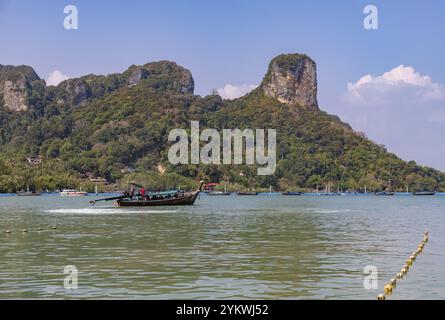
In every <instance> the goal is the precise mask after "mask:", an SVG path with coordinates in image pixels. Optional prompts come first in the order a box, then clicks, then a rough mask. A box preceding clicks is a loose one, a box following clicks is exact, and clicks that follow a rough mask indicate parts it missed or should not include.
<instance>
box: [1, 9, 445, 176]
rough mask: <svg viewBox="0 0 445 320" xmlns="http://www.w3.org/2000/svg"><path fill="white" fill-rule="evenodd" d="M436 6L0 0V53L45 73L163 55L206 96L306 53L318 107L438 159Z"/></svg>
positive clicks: (101, 69) (443, 101)
mask: <svg viewBox="0 0 445 320" xmlns="http://www.w3.org/2000/svg"><path fill="white" fill-rule="evenodd" d="M68 4H74V5H76V6H77V8H78V10H79V29H78V30H69V31H68V30H65V29H64V28H63V19H64V17H65V15H64V13H63V8H64V6H65V5H68ZM367 4H373V5H375V6H376V7H377V8H378V13H379V29H378V30H366V29H364V28H363V25H362V23H363V19H364V17H365V15H364V14H363V9H364V7H365V6H366V5H367ZM444 15H445V1H440V0H437V1H433V0H429V1H410V0H403V1H402V0H400V1H397V0H384V1H374V0H368V1H360V0H351V1H335V2H334V1H297V0H292V1H291V0H289V1H284V0H281V1H280V0H278V1H260V0H257V1H253V0H252V1H235V0H233V1H209V0H207V1H204V0H202V1H198V0H188V1H179V0H177V1H173V0H171V1H168V0H164V1H130V0H129V1H117V0H114V1H113V0H111V1H110V0H107V1H105V0H102V1H99V0H96V1H92V0H89V1H86V0H85V1H74V0H70V1H63V0H41V1H38V2H37V1H33V2H31V1H21V0H10V1H8V0H6V1H5V0H0V41H1V42H0V43H1V45H0V64H14V65H17V64H27V65H31V66H33V67H34V69H35V70H36V71H37V73H38V74H39V75H40V76H41V77H42V78H47V77H48V75H49V74H50V73H51V72H53V71H55V70H58V71H60V72H61V73H62V74H64V75H67V76H69V77H76V76H80V75H84V74H87V73H96V74H106V73H112V72H122V71H123V70H125V69H126V68H127V67H128V66H129V65H131V64H143V63H146V62H150V61H155V60H161V59H168V60H174V61H176V62H177V63H178V64H180V65H182V66H184V67H186V68H188V69H190V70H191V71H192V73H193V76H194V79H195V82H196V90H195V91H196V93H197V94H200V95H206V94H208V93H209V92H210V91H211V90H212V89H214V88H224V86H226V85H228V84H230V85H232V86H233V87H235V88H241V89H240V90H241V91H242V90H243V89H244V88H248V87H251V86H252V85H257V84H259V83H260V81H261V79H262V77H263V75H264V73H265V71H266V69H267V64H268V62H269V61H270V59H271V58H273V57H274V56H276V55H277V54H280V53H288V52H300V53H307V54H309V55H310V56H311V57H312V58H313V59H314V60H315V61H316V62H317V67H318V82H319V103H320V107H321V108H322V109H323V110H326V111H328V112H330V113H334V114H337V115H339V116H340V117H341V118H342V119H344V120H345V121H348V122H349V123H350V124H351V125H352V126H353V127H354V128H355V129H357V130H363V131H365V133H366V134H367V135H368V136H369V137H370V138H371V139H373V140H375V141H377V142H379V143H381V144H385V145H386V146H387V147H388V149H389V150H390V151H392V152H395V153H396V154H398V155H399V156H401V157H402V158H403V159H405V160H410V159H414V160H416V161H417V162H419V163H421V164H426V165H430V166H434V167H436V168H440V169H442V170H445V160H443V159H442V158H443V155H445V144H444V143H443V139H444V138H445V134H444V132H445V130H444V129H445V98H444V97H443V96H442V93H443V92H445V91H442V90H444V89H443V86H444V84H445V63H444V62H443V61H444V57H445V45H444V41H443V39H445V27H444V23H443V16H444ZM401 65H403V67H400V68H398V69H395V68H397V67H399V66H401ZM410 67H411V69H410ZM391 70H393V71H391ZM385 73H387V74H386V76H383V75H384V74H385ZM367 74H369V75H370V78H369V77H368V78H365V80H366V81H365V80H364V81H362V82H361V83H360V84H358V85H355V84H356V83H357V81H359V79H361V78H362V77H364V76H366V75H367ZM425 77H429V80H428V79H427V78H425ZM422 79H423V80H422ZM348 83H349V84H350V86H349V90H348ZM221 90H222V89H221ZM434 90H437V92H436V91H434ZM433 91H434V92H436V94H435V95H434V94H431V92H433ZM357 97H358V98H357Z"/></svg>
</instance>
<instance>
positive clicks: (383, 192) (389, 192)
mask: <svg viewBox="0 0 445 320" xmlns="http://www.w3.org/2000/svg"><path fill="white" fill-rule="evenodd" d="M394 194H395V192H394V191H380V192H376V193H375V195H376V196H393V195H394Z"/></svg>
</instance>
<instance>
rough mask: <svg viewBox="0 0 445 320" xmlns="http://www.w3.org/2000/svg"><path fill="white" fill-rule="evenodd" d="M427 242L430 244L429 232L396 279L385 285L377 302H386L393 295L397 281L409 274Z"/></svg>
mask: <svg viewBox="0 0 445 320" xmlns="http://www.w3.org/2000/svg"><path fill="white" fill-rule="evenodd" d="M427 242H428V231H427V232H425V234H424V236H423V240H422V242H421V243H420V245H419V247H418V248H417V250H416V251H414V252H413V253H412V254H411V255H410V256H409V258H408V259H407V260H406V261H405V265H404V266H403V268H402V269H400V272H398V273H397V274H396V276H395V277H394V278H392V279H391V280H389V282H388V283H387V284H385V286H384V287H383V294H379V295H378V296H377V300H385V299H386V296H390V295H392V292H393V290H394V288H395V287H396V285H397V280H401V279H403V277H404V276H405V275H406V274H407V273H408V271H409V269H410V268H411V267H412V265H413V263H414V261H416V258H417V256H418V255H419V254H421V253H422V252H423V248H424V247H425V244H426V243H427Z"/></svg>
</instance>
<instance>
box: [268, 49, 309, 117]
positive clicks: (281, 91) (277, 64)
mask: <svg viewBox="0 0 445 320" xmlns="http://www.w3.org/2000/svg"><path fill="white" fill-rule="evenodd" d="M260 88H261V89H262V90H263V92H264V93H265V94H266V95H267V96H269V97H272V98H275V99H277V100H279V101H280V102H282V103H286V104H292V105H293V104H297V105H300V106H302V107H306V108H311V109H317V110H318V102H317V71H316V64H315V62H314V60H312V59H311V58H309V57H308V56H306V55H302V54H282V55H279V56H277V57H275V58H274V59H272V61H271V62H270V64H269V68H268V70H267V73H266V75H265V77H264V79H263V81H262V83H261V86H260Z"/></svg>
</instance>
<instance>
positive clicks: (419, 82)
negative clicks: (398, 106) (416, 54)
mask: <svg viewBox="0 0 445 320" xmlns="http://www.w3.org/2000/svg"><path fill="white" fill-rule="evenodd" d="M402 92H404V93H409V94H410V96H411V98H414V99H417V100H419V101H421V102H425V101H427V100H440V99H445V87H444V86H443V85H441V84H438V83H434V82H433V81H432V80H431V77H430V76H427V75H422V74H420V73H419V72H416V70H415V69H414V68H413V67H410V66H408V67H405V66H404V65H403V64H402V65H400V66H398V67H396V68H394V69H392V70H390V71H388V72H385V73H383V74H382V75H379V76H375V77H374V76H372V75H370V74H367V75H365V76H363V77H362V78H360V79H359V80H358V81H357V82H355V83H348V85H347V92H346V97H345V98H346V100H348V101H349V102H351V103H363V102H371V103H374V102H375V101H380V102H381V101H382V100H385V98H388V97H393V95H394V94H399V93H402Z"/></svg>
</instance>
